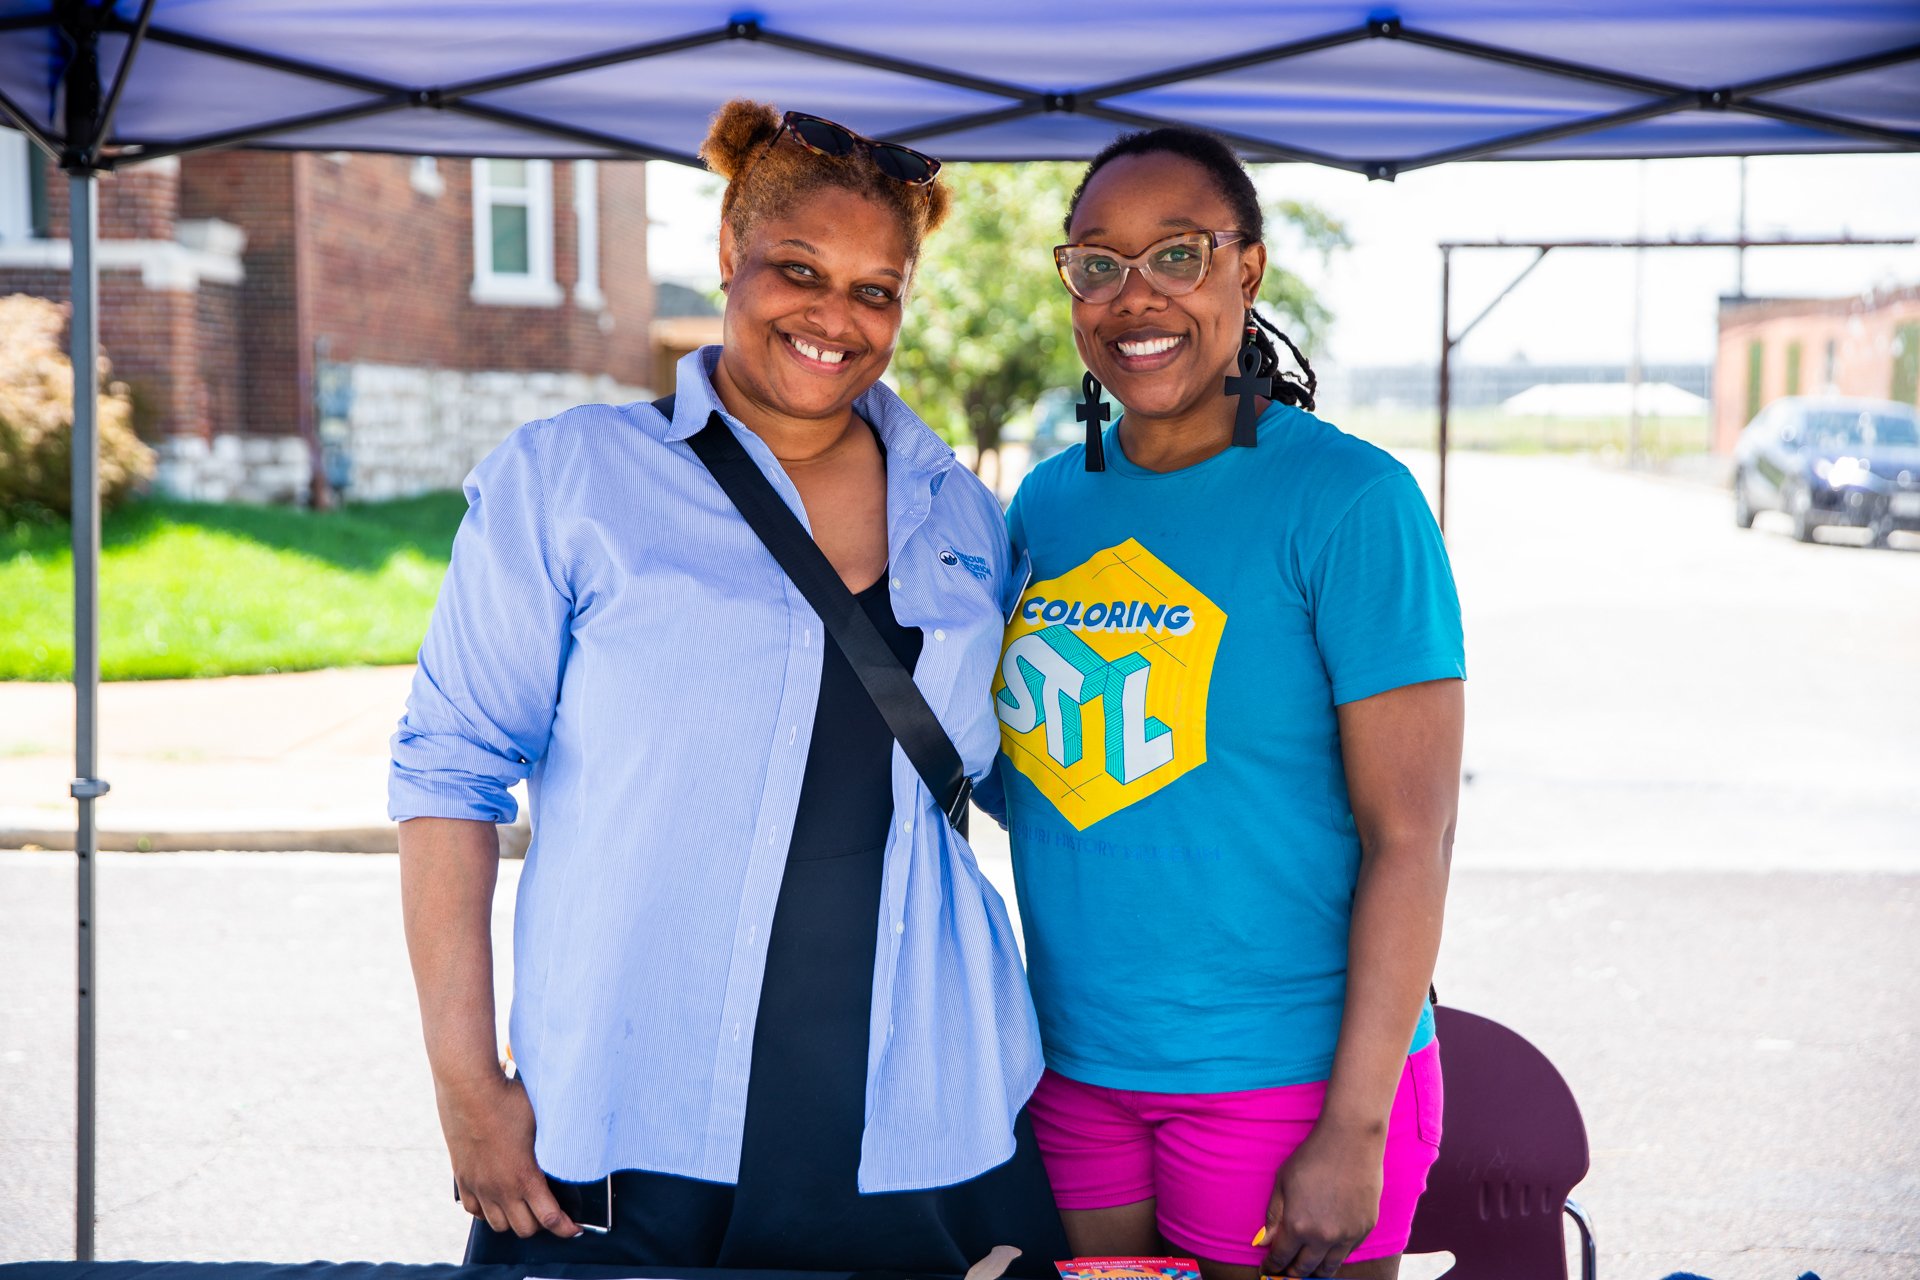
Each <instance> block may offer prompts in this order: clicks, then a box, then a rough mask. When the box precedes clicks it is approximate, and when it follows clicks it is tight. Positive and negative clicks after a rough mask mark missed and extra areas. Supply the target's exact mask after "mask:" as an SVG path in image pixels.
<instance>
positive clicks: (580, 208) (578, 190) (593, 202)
mask: <svg viewBox="0 0 1920 1280" xmlns="http://www.w3.org/2000/svg"><path fill="white" fill-rule="evenodd" d="M573 220H574V226H575V229H576V230H577V232H578V236H577V243H578V244H579V246H580V278H579V279H578V280H576V281H574V285H573V298H574V301H575V302H578V303H579V304H580V305H581V306H583V307H588V308H591V309H593V310H596V311H597V310H599V309H600V308H601V307H603V306H605V305H606V301H607V300H606V297H605V296H604V295H603V294H602V293H601V292H600V170H599V168H598V166H597V165H595V163H594V162H593V161H591V160H575V161H574V162H573Z"/></svg>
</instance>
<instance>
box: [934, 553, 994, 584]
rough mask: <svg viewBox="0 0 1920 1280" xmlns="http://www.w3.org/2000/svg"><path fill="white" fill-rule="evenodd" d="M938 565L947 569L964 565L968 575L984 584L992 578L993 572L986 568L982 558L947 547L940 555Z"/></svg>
mask: <svg viewBox="0 0 1920 1280" xmlns="http://www.w3.org/2000/svg"><path fill="white" fill-rule="evenodd" d="M940 563H941V564H943V565H946V566H947V568H949V569H952V568H956V567H959V566H963V565H964V566H965V567H966V570H967V572H968V573H970V574H972V575H973V576H974V577H976V578H978V579H980V581H982V582H986V581H987V580H988V579H990V578H992V577H993V570H992V569H991V568H989V567H988V565H987V562H986V560H985V559H984V558H982V557H980V556H970V555H968V554H967V553H966V552H964V551H955V550H954V549H953V548H952V547H948V548H947V549H946V550H944V551H942V552H941V553H940Z"/></svg>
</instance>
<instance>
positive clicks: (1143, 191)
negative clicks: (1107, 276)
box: [1068, 151, 1267, 418]
mask: <svg viewBox="0 0 1920 1280" xmlns="http://www.w3.org/2000/svg"><path fill="white" fill-rule="evenodd" d="M1239 230H1241V228H1240V227H1239V226H1238V225H1237V224H1236V221H1235V218H1234V214H1233V209H1232V206H1231V205H1229V204H1228V203H1227V199H1226V197H1225V196H1224V195H1222V194H1221V192H1220V190H1219V188H1218V186H1217V185H1216V184H1215V183H1214V181H1213V178H1212V176H1211V175H1210V174H1209V173H1208V172H1207V170H1206V169H1204V168H1202V167H1201V166H1200V165H1198V164H1196V163H1194V162H1193V161H1192V160H1188V159H1186V158H1185V157H1184V156H1177V155H1173V154H1171V153H1169V152H1164V151H1155V152H1147V153H1145V154H1143V155H1131V156H1123V157H1121V158H1119V159H1116V160H1113V161H1110V162H1109V163H1108V164H1107V165H1106V166H1105V167H1104V168H1102V169H1101V170H1100V171H1099V172H1098V173H1096V174H1094V175H1093V178H1092V179H1091V180H1090V181H1089V182H1088V183H1087V187H1086V191H1085V193H1084V194H1083V195H1082V196H1081V199H1080V206H1079V208H1078V209H1076V210H1075V211H1074V216H1073V225H1072V227H1071V228H1070V229H1069V232H1068V236H1069V238H1070V239H1071V240H1072V241H1073V242H1074V243H1076V244H1086V243H1094V244H1102V245H1106V246H1109V247H1110V248H1113V249H1117V250H1119V251H1120V252H1121V253H1122V254H1129V255H1131V254H1137V253H1140V252H1141V251H1142V250H1144V249H1146V248H1147V247H1148V246H1149V245H1151V244H1154V243H1156V242H1157V241H1160V240H1164V239H1165V238H1166V237H1168V236H1170V235H1173V234H1175V233H1176V232H1181V231H1220V232H1233V231H1239ZM1266 265H1267V251H1266V248H1265V247H1264V246H1263V245H1259V244H1251V245H1250V244H1247V243H1245V242H1244V241H1242V242H1237V243H1234V244H1230V245H1223V246H1222V247H1220V248H1218V249H1216V250H1214V253H1213V267H1212V270H1211V271H1209V272H1208V274H1207V278H1206V280H1205V281H1204V282H1203V283H1202V284H1201V285H1200V287H1199V288H1198V289H1195V290H1194V291H1193V292H1192V293H1188V294H1183V295H1181V296H1180V297H1177V298H1169V297H1168V296H1167V295H1165V294H1163V293H1158V292H1156V291H1155V290H1154V288H1153V286H1152V285H1151V284H1149V283H1148V282H1147V281H1146V279H1145V278H1143V276H1142V275H1141V273H1140V272H1138V271H1133V272H1129V273H1128V276H1127V282H1126V286H1125V288H1123V289H1122V290H1121V291H1120V293H1119V294H1118V295H1117V296H1116V297H1114V298H1112V299H1111V300H1109V301H1106V302H1081V301H1080V300H1078V299H1077V298H1076V299H1075V300H1074V303H1073V340H1074V343H1075V344H1076V345H1077V346H1078V347H1079V348H1080V358H1081V359H1082V360H1084V361H1085V362H1086V366H1087V368H1088V369H1089V370H1091V371H1092V373H1093V376H1094V377H1096V378H1098V379H1099V380H1100V382H1101V384H1102V385H1104V386H1105V387H1106V388H1107V390H1108V391H1109V392H1111V393H1112V394H1113V396H1114V398H1115V399H1117V400H1119V401H1120V403H1121V404H1122V405H1123V406H1125V408H1126V411H1127V412H1128V413H1129V414H1131V415H1133V416H1135V417H1138V418H1181V417H1186V416H1188V415H1191V414H1196V413H1200V414H1204V413H1205V412H1206V411H1207V410H1209V409H1213V408H1216V407H1218V406H1222V405H1225V404H1226V403H1227V402H1226V399H1225V397H1224V396H1223V395H1222V394H1221V387H1222V379H1224V378H1225V377H1226V376H1227V374H1229V373H1231V372H1233V371H1234V367H1235V366H1234V361H1235V359H1236V357H1237V356H1238V354H1239V350H1240V344H1241V340H1242V336H1243V325H1244V323H1245V318H1246V312H1247V308H1248V307H1250V306H1252V305H1253V299H1254V296H1255V294H1256V293H1257V292H1258V290H1259V287H1260V277H1261V274H1262V273H1263V272H1264V271H1265V270H1266ZM1216 402H1217V404H1216Z"/></svg>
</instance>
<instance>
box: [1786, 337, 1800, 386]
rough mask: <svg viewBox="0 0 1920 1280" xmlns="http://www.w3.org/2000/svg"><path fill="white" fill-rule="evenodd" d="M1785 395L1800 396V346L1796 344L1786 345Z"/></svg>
mask: <svg viewBox="0 0 1920 1280" xmlns="http://www.w3.org/2000/svg"><path fill="white" fill-rule="evenodd" d="M1787 394H1788V395H1790V396H1797V395H1799V394H1800V344H1799V343H1798V342H1789V343H1788V344H1787Z"/></svg>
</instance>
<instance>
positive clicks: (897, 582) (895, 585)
mask: <svg viewBox="0 0 1920 1280" xmlns="http://www.w3.org/2000/svg"><path fill="white" fill-rule="evenodd" d="M893 589H894V590H895V591H898V590H899V589H900V579H898V578H895V579H894V580H893Z"/></svg>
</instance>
